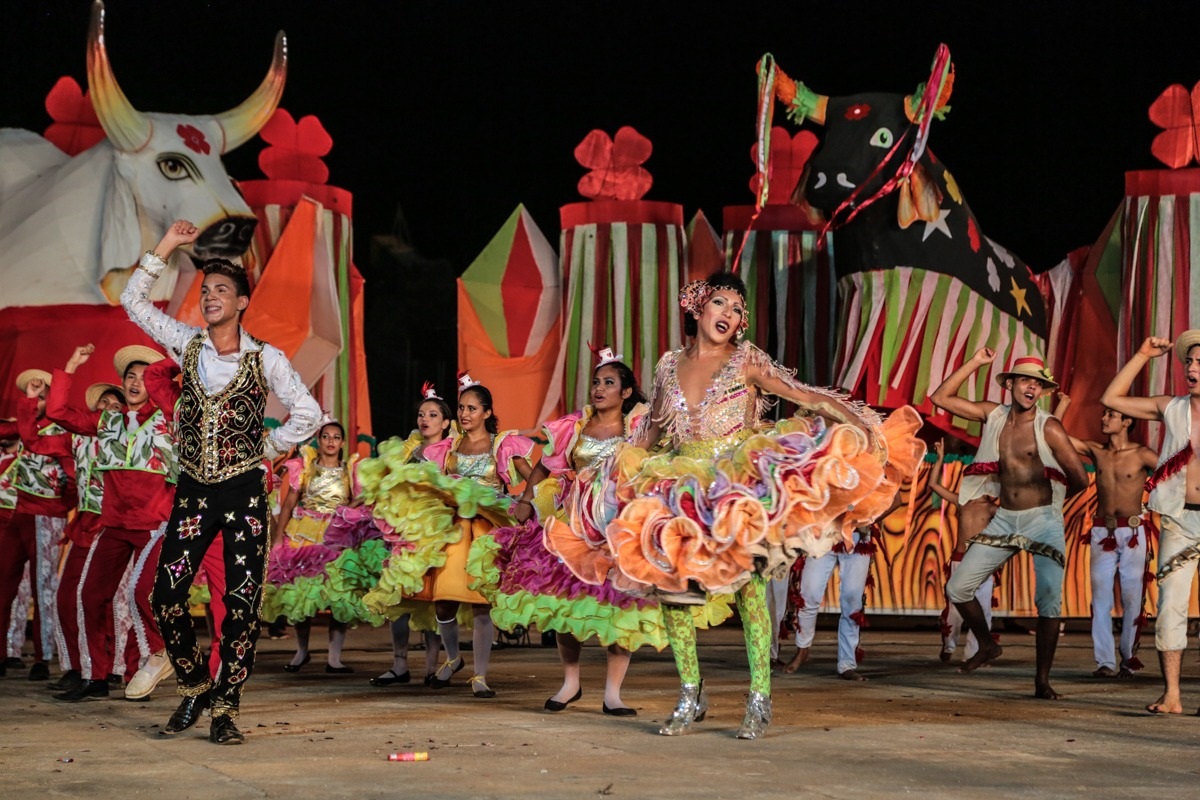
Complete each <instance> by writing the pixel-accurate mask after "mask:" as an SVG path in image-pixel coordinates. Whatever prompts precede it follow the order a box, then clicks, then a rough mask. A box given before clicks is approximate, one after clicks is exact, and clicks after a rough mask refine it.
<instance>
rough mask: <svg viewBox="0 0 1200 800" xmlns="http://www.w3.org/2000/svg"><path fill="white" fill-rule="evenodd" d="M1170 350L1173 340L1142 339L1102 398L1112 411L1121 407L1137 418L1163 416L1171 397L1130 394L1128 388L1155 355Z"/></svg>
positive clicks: (1124, 412) (1128, 414)
mask: <svg viewBox="0 0 1200 800" xmlns="http://www.w3.org/2000/svg"><path fill="white" fill-rule="evenodd" d="M1170 351H1171V340H1170V339H1163V338H1161V337H1158V336H1151V337H1150V338H1149V339H1147V340H1146V341H1144V342H1142V346H1141V347H1139V348H1138V351H1137V352H1136V353H1134V354H1133V357H1132V358H1130V359H1129V361H1127V362H1126V363H1125V366H1123V367H1121V370H1120V372H1118V373H1117V374H1116V377H1114V378H1113V379H1112V383H1110V384H1109V385H1108V388H1107V389H1105V390H1104V394H1103V395H1101V397H1100V402H1101V403H1102V404H1103V405H1104V406H1105V407H1107V408H1111V409H1112V410H1113V411H1120V412H1121V413H1122V414H1124V415H1125V416H1127V417H1134V418H1136V419H1162V414H1163V411H1165V410H1166V408H1167V403H1169V402H1170V401H1171V398H1170V397H1167V396H1166V395H1159V396H1157V397H1130V396H1129V389H1130V388H1131V387H1132V386H1133V381H1134V379H1135V378H1136V377H1137V376H1138V373H1139V372H1141V371H1142V368H1143V367H1145V366H1146V364H1147V363H1148V362H1149V361H1150V359H1152V358H1158V357H1159V356H1161V355H1163V354H1164V353H1168V352H1170Z"/></svg>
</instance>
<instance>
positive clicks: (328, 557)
mask: <svg viewBox="0 0 1200 800" xmlns="http://www.w3.org/2000/svg"><path fill="white" fill-rule="evenodd" d="M338 555H340V551H339V550H335V549H333V548H332V547H327V546H325V545H323V544H312V545H308V546H307V547H286V546H285V547H277V548H275V549H274V550H273V551H271V558H270V565H269V566H268V567H267V581H268V582H270V583H273V584H275V585H276V586H283V585H285V584H289V583H294V582H295V580H296V579H297V578H312V577H314V576H316V575H320V574H321V573H323V572H324V571H325V567H326V565H327V564H329V563H330V562H331V561H333V560H335V559H336V558H337V557H338Z"/></svg>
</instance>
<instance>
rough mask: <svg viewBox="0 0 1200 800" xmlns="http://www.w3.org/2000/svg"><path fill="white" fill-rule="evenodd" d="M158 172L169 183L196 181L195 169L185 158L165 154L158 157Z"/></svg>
mask: <svg viewBox="0 0 1200 800" xmlns="http://www.w3.org/2000/svg"><path fill="white" fill-rule="evenodd" d="M158 171H159V172H161V173H162V176H163V177H164V178H166V179H167V180H169V181H182V180H188V179H193V180H194V179H195V177H196V175H195V167H193V166H192V164H191V163H190V162H189V161H188V159H187V158H186V157H184V156H179V155H176V154H174V153H163V154H162V155H161V156H159V157H158Z"/></svg>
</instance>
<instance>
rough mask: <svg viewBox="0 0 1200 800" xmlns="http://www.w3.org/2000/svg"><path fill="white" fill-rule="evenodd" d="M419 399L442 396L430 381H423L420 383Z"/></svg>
mask: <svg viewBox="0 0 1200 800" xmlns="http://www.w3.org/2000/svg"><path fill="white" fill-rule="evenodd" d="M421 399H422V400H441V399H442V396H441V395H440V394H438V393H437V387H435V386H434V385H433V382H432V381H425V382H424V383H422V384H421Z"/></svg>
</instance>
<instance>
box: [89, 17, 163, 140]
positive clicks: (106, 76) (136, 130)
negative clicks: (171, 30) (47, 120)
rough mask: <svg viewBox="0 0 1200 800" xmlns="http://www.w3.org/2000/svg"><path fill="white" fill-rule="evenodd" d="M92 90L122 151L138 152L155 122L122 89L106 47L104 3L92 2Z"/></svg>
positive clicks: (106, 127)
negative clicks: (114, 73)
mask: <svg viewBox="0 0 1200 800" xmlns="http://www.w3.org/2000/svg"><path fill="white" fill-rule="evenodd" d="M87 69H88V91H89V93H90V95H91V98H92V107H93V108H95V109H96V117H97V118H99V120H100V126H101V127H102V128H104V132H105V133H106V134H108V138H109V140H111V141H112V143H113V146H114V147H116V148H117V149H118V150H122V151H125V152H136V151H138V150H141V149H142V148H143V147H145V146H146V143H147V142H149V141H150V134H151V133H152V132H153V130H154V124H153V123H152V122H151V121H150V119H149V118H148V117H147V116H146V115H145V114H143V113H142V112H140V111H138V110H137V109H136V108H134V107H133V105H132V104H131V103H130V102H129V99H128V98H127V97H125V93H124V92H122V91H121V87H120V85H119V84H118V83H117V78H116V76H115V75H113V71H112V64H110V63H109V61H108V51H107V50H106V49H105V46H104V3H102V2H100V0H96V2H95V3H93V4H92V21H91V25H90V27H89V29H88V49H87Z"/></svg>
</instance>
